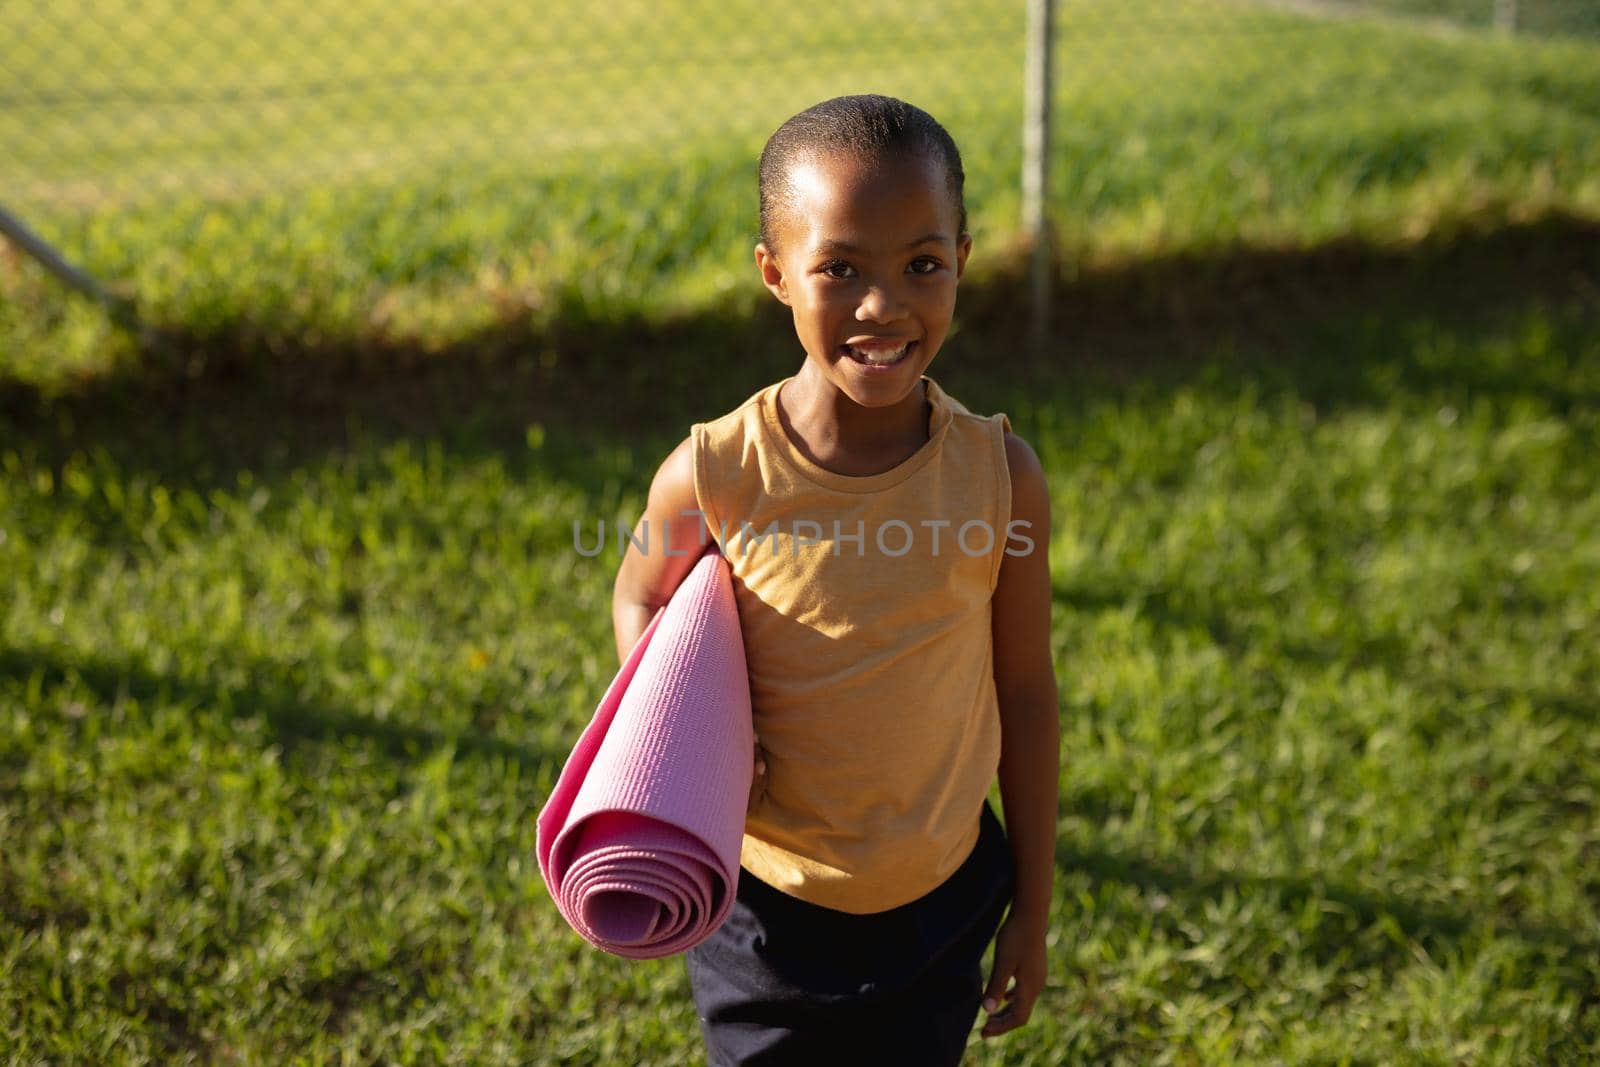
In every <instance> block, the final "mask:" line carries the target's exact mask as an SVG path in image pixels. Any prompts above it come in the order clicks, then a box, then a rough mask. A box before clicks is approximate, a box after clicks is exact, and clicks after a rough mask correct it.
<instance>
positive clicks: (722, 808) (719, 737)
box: [536, 542, 755, 959]
mask: <svg viewBox="0 0 1600 1067" xmlns="http://www.w3.org/2000/svg"><path fill="white" fill-rule="evenodd" d="M754 745H755V735H754V731H753V728H752V726H751V721H750V679H749V675H748V673H747V672H746V667H745V658H744V639H743V636H742V634H741V633H740V630H739V613H738V606H737V605H736V603H735V602H734V598H733V584H732V579H731V577H730V574H729V571H728V565H727V561H726V560H724V559H723V557H722V554H721V553H720V552H718V551H717V547H716V544H715V542H713V543H712V544H711V545H709V546H708V547H707V550H706V552H705V554H704V555H702V556H701V557H700V559H699V560H698V561H696V563H695V564H694V566H693V568H692V569H691V570H690V572H689V575H688V577H686V578H684V580H683V584H682V585H680V586H679V587H678V590H677V592H675V593H674V594H673V596H672V600H671V602H670V603H668V604H667V605H666V606H665V607H663V608H661V609H659V610H658V611H657V612H656V614H655V617H654V618H653V619H651V620H650V625H649V626H648V627H647V628H646V629H645V631H644V634H643V635H642V636H641V637H640V638H639V640H638V642H636V643H635V645H634V647H633V650H632V651H631V652H630V653H629V654H628V658H627V660H626V662H624V663H623V665H622V669H621V670H619V671H618V672H617V676H616V678H614V679H613V680H612V682H611V685H610V687H609V688H608V689H607V690H606V694H605V697H604V698H603V699H602V700H601V701H600V706H599V708H598V709H596V711H595V713H594V719H593V720H592V721H591V722H590V723H589V726H588V727H587V728H586V729H585V730H584V731H583V736H582V737H580V738H579V739H578V743H577V745H576V746H575V747H574V748H573V750H572V755H571V756H569V757H568V759H567V764H566V766H565V767H564V768H562V771H561V777H560V778H559V779H558V780H557V782H556V786H555V789H554V791H553V792H552V793H551V794H550V798H549V800H548V801H547V802H546V803H545V806H544V810H543V811H541V812H540V813H539V821H538V827H537V846H536V851H537V853H538V857H539V872H540V873H541V874H542V875H544V881H545V885H547V886H548V887H549V889H550V896H551V897H552V898H553V899H554V900H555V902H556V907H557V908H559V909H560V911H561V915H562V917H563V918H565V919H566V920H567V922H568V923H570V924H571V925H572V928H573V929H574V930H576V931H577V932H578V933H579V934H581V935H583V937H584V938H586V939H587V940H589V941H590V942H592V943H594V944H595V945H597V946H599V947H600V948H603V949H605V950H606V951H607V952H611V953H615V954H616V955H618V956H625V957H628V958H630V959H655V958H658V957H661V956H670V955H672V954H673V953H675V952H682V951H684V950H685V949H688V948H692V947H693V946H694V945H697V944H699V943H700V942H701V941H704V940H705V939H706V938H707V937H709V936H711V933H712V931H713V930H715V929H716V928H717V927H718V926H719V925H720V924H721V923H722V921H723V920H724V919H725V918H727V915H728V909H729V908H730V907H731V906H732V904H733V896H734V892H735V890H736V888H737V887H738V879H739V852H740V846H741V845H742V843H743V840H744V816H745V808H746V806H747V804H748V801H749V796H750V780H751V775H752V773H753V772H752V767H751V764H752V762H753V759H752V753H753V751H754Z"/></svg>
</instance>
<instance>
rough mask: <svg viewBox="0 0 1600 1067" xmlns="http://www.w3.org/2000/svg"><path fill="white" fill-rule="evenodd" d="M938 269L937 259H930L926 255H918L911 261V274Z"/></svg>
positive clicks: (925, 272)
mask: <svg viewBox="0 0 1600 1067" xmlns="http://www.w3.org/2000/svg"><path fill="white" fill-rule="evenodd" d="M938 269H939V261H938V260H937V259H930V258H928V257H927V256H920V257H918V258H917V259H913V260H912V261H911V273H912V274H932V273H933V272H934V271H936V270H938Z"/></svg>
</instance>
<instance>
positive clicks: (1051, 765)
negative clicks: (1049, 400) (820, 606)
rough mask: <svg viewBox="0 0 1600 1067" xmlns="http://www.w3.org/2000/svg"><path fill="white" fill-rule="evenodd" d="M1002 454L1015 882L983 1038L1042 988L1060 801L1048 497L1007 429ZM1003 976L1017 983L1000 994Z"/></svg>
mask: <svg viewBox="0 0 1600 1067" xmlns="http://www.w3.org/2000/svg"><path fill="white" fill-rule="evenodd" d="M1006 460H1007V462H1008V464H1009V466H1010V470H1011V519H1012V522H1013V524H1014V527H1013V528H1014V529H1016V531H1017V534H1018V535H1019V536H1015V537H1009V538H1008V539H1007V554H1006V556H1005V557H1004V558H1003V559H1002V560H1001V563H1000V577H999V580H998V582H997V584H996V586H995V591H994V600H993V605H992V607H993V628H994V680H995V688H996V690H997V691H998V694H999V698H1000V730H1001V739H1000V799H1001V803H1002V806H1003V807H1004V810H1005V824H1006V835H1007V836H1008V837H1009V838H1010V840H1011V850H1012V855H1013V857H1014V858H1015V861H1016V868H1017V886H1016V894H1015V897H1014V898H1013V900H1012V903H1011V910H1010V912H1009V913H1008V914H1007V916H1006V921H1005V923H1004V924H1003V925H1002V926H1001V928H1000V931H999V933H998V934H997V935H996V937H995V954H994V968H993V972H992V974H991V976H990V979H989V984H988V987H987V988H986V989H985V991H984V1008H985V1010H986V1011H988V1012H989V1020H988V1022H987V1023H985V1025H984V1028H983V1036H984V1037H992V1036H994V1035H996V1034H1002V1033H1005V1032H1006V1031H1007V1030H1011V1029H1014V1028H1016V1027H1018V1026H1021V1025H1022V1024H1023V1023H1025V1022H1027V1021H1028V1016H1029V1014H1031V1013H1032V1011H1033V1002H1034V1000H1036V999H1037V998H1038V996H1039V994H1040V993H1041V992H1042V991H1043V989H1044V982H1045V934H1046V932H1047V927H1048V922H1049V913H1050V898H1051V895H1052V883H1053V881H1054V877H1055V860H1056V857H1055V845H1056V818H1057V815H1058V812H1059V807H1060V795H1059V789H1060V779H1061V722H1060V711H1059V706H1058V702H1057V691H1056V675H1055V667H1054V664H1053V662H1052V660H1051V657H1050V560H1049V546H1050V495H1049V491H1048V488H1047V487H1046V485H1045V479H1044V469H1043V468H1042V467H1041V466H1040V465H1039V458H1038V457H1037V456H1036V455H1034V452H1033V449H1032V448H1030V447H1028V444H1027V442H1026V441H1024V440H1022V438H1020V437H1018V436H1016V435H1015V434H1011V433H1008V434H1006ZM1022 523H1027V525H1026V526H1023V525H1022ZM1030 542H1031V544H1030ZM1012 979H1015V981H1016V986H1015V988H1014V989H1012V990H1011V991H1010V993H1009V995H1008V994H1007V990H1006V986H1007V983H1008V982H1010V981H1011V980H1012ZM1002 1000H1003V1001H1005V1005H1004V1007H1001V1006H1000V1003H1001V1001H1002Z"/></svg>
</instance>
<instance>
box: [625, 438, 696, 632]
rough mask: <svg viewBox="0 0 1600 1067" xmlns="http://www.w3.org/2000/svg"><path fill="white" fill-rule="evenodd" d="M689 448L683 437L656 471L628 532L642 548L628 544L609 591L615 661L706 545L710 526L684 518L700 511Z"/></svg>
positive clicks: (692, 564) (681, 582)
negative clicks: (640, 512) (640, 514)
mask: <svg viewBox="0 0 1600 1067" xmlns="http://www.w3.org/2000/svg"><path fill="white" fill-rule="evenodd" d="M693 447H694V445H693V439H692V438H688V437H686V438H684V439H683V441H682V442H681V443H680V444H679V445H678V447H677V448H674V449H673V450H672V452H671V454H670V455H668V456H667V458H666V460H665V461H663V462H662V464H661V467H660V469H658V470H657V471H656V476H655V479H654V481H652V482H651V483H650V495H649V498H648V500H647V502H646V504H645V510H644V516H643V518H642V519H641V520H640V521H639V523H638V524H636V525H635V526H634V528H633V535H634V537H635V538H636V539H637V540H638V541H639V543H640V544H641V545H643V546H645V547H644V549H643V550H641V549H639V548H636V547H635V546H634V545H633V544H632V543H631V542H628V543H627V544H626V548H625V550H624V552H623V555H622V564H621V566H620V567H618V569H617V580H616V583H615V584H614V585H613V586H612V590H611V628H612V630H613V632H614V634H615V636H616V640H617V659H618V661H619V662H620V661H622V660H626V659H627V658H628V653H629V652H631V651H633V646H634V645H635V644H636V643H637V642H638V640H639V637H640V635H642V634H643V633H644V631H645V627H647V626H649V625H650V620H651V618H652V617H654V615H655V613H656V609H657V608H659V607H661V606H662V605H663V604H665V603H667V602H668V601H669V600H671V599H672V594H673V593H674V592H676V591H677V588H678V586H679V585H681V584H683V580H684V578H686V577H688V574H689V569H690V568H691V567H693V566H694V564H695V562H696V560H697V558H698V557H699V555H700V552H701V550H702V549H704V548H705V546H706V545H707V544H709V543H710V541H711V527H710V526H709V525H708V524H707V523H706V521H705V518H704V517H703V516H700V515H698V514H684V513H685V512H690V513H693V512H696V511H697V510H698V508H699V506H700V505H699V503H698V501H697V498H696V497H695V493H694V453H693ZM669 537H670V541H669ZM647 538H648V540H647ZM669 544H670V547H671V554H668V551H667V549H668V546H669Z"/></svg>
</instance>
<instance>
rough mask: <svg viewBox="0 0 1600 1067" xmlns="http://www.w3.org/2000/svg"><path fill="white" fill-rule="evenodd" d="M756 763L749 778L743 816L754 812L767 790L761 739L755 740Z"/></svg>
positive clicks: (765, 767) (765, 766)
mask: <svg viewBox="0 0 1600 1067" xmlns="http://www.w3.org/2000/svg"><path fill="white" fill-rule="evenodd" d="M755 756H756V763H755V773H754V774H752V775H751V777H750V803H749V804H747V805H746V806H745V809H744V811H745V814H746V815H748V814H750V813H751V812H752V811H755V810H756V804H757V803H759V802H760V800H761V794H762V793H765V792H766V790H767V761H766V758H765V757H764V756H762V755H761V739H760V738H756V753H755Z"/></svg>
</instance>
